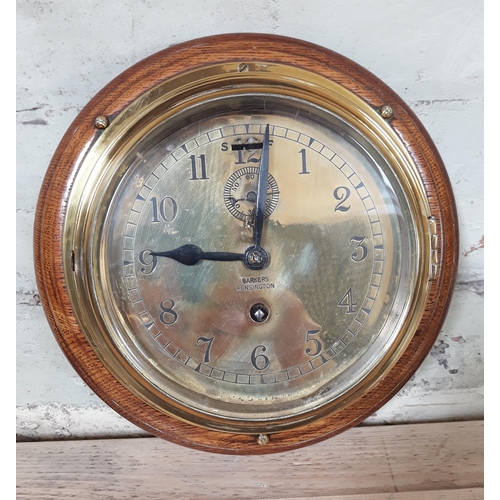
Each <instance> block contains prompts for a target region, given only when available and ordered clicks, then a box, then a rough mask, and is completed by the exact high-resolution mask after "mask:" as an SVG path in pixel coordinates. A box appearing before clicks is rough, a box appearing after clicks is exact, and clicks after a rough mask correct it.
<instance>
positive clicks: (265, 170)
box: [253, 125, 269, 247]
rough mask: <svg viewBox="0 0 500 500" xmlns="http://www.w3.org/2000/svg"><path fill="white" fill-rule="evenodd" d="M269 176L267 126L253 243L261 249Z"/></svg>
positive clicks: (267, 128) (261, 162)
mask: <svg viewBox="0 0 500 500" xmlns="http://www.w3.org/2000/svg"><path fill="white" fill-rule="evenodd" d="M268 175H269V125H266V131H265V132H264V142H263V144H262V154H261V157H260V165H259V181H258V183H257V204H256V206H255V223H254V227H253V242H254V245H255V246H256V247H260V240H261V238H262V227H263V225H264V213H265V211H266V193H267V181H268V179H267V178H268Z"/></svg>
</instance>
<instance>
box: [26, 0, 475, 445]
mask: <svg viewBox="0 0 500 500" xmlns="http://www.w3.org/2000/svg"><path fill="white" fill-rule="evenodd" d="M482 22H483V11H482V4H481V3H480V2H479V3H478V2H471V1H469V0H441V1H439V2H436V1H434V0H421V1H419V2H415V1H413V0H371V1H366V0H365V1H361V2H348V1H343V0H336V1H334V2H331V1H327V0H310V1H309V2H299V1H298V0H255V1H254V2H244V1H242V0H233V1H231V2H228V1H226V0H212V1H211V2H206V1H204V0H191V1H190V2H185V3H182V2H165V1H163V0H144V1H141V2H130V1H128V0H125V1H124V0H107V1H106V2H78V1H76V0H18V2H17V47H16V48H17V186H18V189H17V207H16V208H17V219H16V222H17V227H16V231H17V264H16V266H17V268H16V270H17V405H18V412H17V416H18V418H17V432H18V434H19V435H20V438H21V439H42V438H49V439H53V438H55V439H57V438H66V437H89V436H99V437H104V436H124V435H138V434H143V433H142V431H140V430H138V429H136V428H135V427H134V426H133V425H131V424H130V423H129V422H128V421H126V420H124V419H123V418H121V417H120V416H118V415H117V414H116V413H115V412H114V411H113V410H111V409H109V408H108V407H107V406H105V405H104V404H103V403H102V402H101V401H100V399H99V398H98V397H97V396H96V395H95V394H93V392H92V391H91V390H90V389H89V388H88V387H87V386H86V385H85V384H84V383H83V381H82V380H81V379H80V377H79V376H78V375H77V374H76V373H75V371H74V370H73V368H72V367H71V366H70V365H69V363H68V362H67V360H66V359H65V357H64V355H63V354H62V352H61V351H60V349H59V347H58V345H57V343H56V342H55V340H54V338H53V336H52V333H51V331H50V329H49V327H48V325H47V322H46V321H45V318H44V315H43V311H42V308H41V306H40V305H39V300H38V296H37V286H36V283H35V278H34V270H33V256H32V237H33V230H32V227H33V219H34V211H35V205H36V200H37V197H38V192H39V190H40V186H41V183H42V179H43V176H44V174H45V170H46V168H47V165H48V163H49V161H50V158H51V156H52V154H53V152H54V150H55V148H56V147H57V144H58V142H59V140H60V139H61V137H62V134H63V133H64V131H65V130H66V128H67V127H68V126H69V125H70V123H71V121H72V120H73V119H74V117H75V116H76V114H77V113H78V111H79V110H80V109H81V108H82V107H83V106H84V105H85V104H86V103H87V102H88V100H89V99H90V98H91V97H92V96H93V95H94V94H95V93H96V92H97V91H99V90H100V89H101V88H102V87H103V86H104V85H105V84H106V83H108V81H110V80H111V79H112V78H113V77H115V76H116V75H118V74H119V73H121V72H122V71H123V70H125V69H126V68H127V67H129V66H130V65H132V64H133V63H135V62H137V61H139V60H140V59H142V58H144V57H146V56H148V55H150V54H152V53H154V52H156V51H158V50H160V49H162V48H165V47H167V46H169V45H172V44H174V43H178V42H181V41H185V40H188V39H191V38H195V37H199V36H204V35H209V34H216V33H220V32H222V31H232V32H244V31H254V32H268V33H276V34H281V35H288V36H294V37H297V38H303V39H306V40H308V41H311V42H314V43H318V44H320V45H323V46H326V47H328V48H331V49H333V50H335V51H337V52H340V53H342V54H343V55H345V56H347V57H349V58H351V59H353V60H354V61H356V62H358V63H359V64H361V65H363V66H365V67H366V68H368V69H369V70H370V71H372V72H373V73H374V74H376V75H377V76H378V77H380V78H381V79H382V80H384V81H385V82H386V83H387V84H388V85H389V86H390V87H392V88H393V89H394V90H395V91H396V92H397V93H398V94H400V95H401V97H402V98H403V99H404V100H405V101H406V102H407V103H408V104H409V105H410V107H411V108H412V109H413V111H414V112H415V113H416V114H417V115H418V116H419V118H420V119H421V120H422V122H423V124H424V126H425V127H426V128H427V129H428V131H429V133H430V135H431V136H432V138H433V139H434V141H435V143H436V145H437V147H438V149H439V151H440V153H441V155H442V157H443V160H444V162H445V164H446V165H447V168H448V172H449V175H450V179H451V183H452V186H453V189H454V192H455V196H456V200H457V206H458V213H459V220H460V238H461V240H460V254H461V261H460V266H459V274H458V281H457V286H456V292H455V295H454V298H453V301H452V304H451V308H450V314H449V316H448V318H447V320H446V322H445V325H444V327H443V330H442V332H441V334H440V336H439V339H438V341H437V342H436V345H435V347H434V349H433V350H432V352H431V353H430V355H429V356H428V357H427V359H426V360H425V362H424V363H423V365H422V366H421V368H420V369H419V370H418V371H417V373H416V374H415V376H414V377H413V378H412V379H411V380H410V381H409V382H408V384H407V385H406V386H405V387H404V388H403V389H402V390H401V391H400V393H399V394H398V395H397V396H396V397H395V398H394V399H393V400H392V401H390V402H389V403H388V404H387V405H386V406H385V407H384V408H382V409H381V410H380V411H378V412H377V413H376V414H375V415H374V416H372V417H370V418H369V419H367V421H366V423H367V424H380V423H394V422H416V421H432V420H457V419H468V418H481V417H482V415H483V399H482V397H483V340H484V320H483V307H484V304H483V301H484V299H483V295H484V260H483V259H484V224H483V210H484V206H483V87H482V86H483V24H482ZM221 27H223V28H222V29H221Z"/></svg>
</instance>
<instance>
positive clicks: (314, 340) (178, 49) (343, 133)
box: [34, 34, 458, 454]
mask: <svg viewBox="0 0 500 500" xmlns="http://www.w3.org/2000/svg"><path fill="white" fill-rule="evenodd" d="M457 249H458V232H457V216H456V208H455V203H454V199H453V194H452V191H451V188H450V183H449V180H448V177H447V174H446V171H445V168H444V166H443V163H442V161H441V159H440V157H439V154H438V152H437V150H436V148H435V146H434V145H433V143H432V141H431V139H430V137H429V136H428V134H427V133H426V131H425V130H424V128H423V126H422V125H421V124H420V122H419V121H418V119H417V118H416V117H415V115H414V114H413V113H412V112H411V111H410V109H409V108H408V106H407V105H405V104H404V103H403V102H402V100H401V99H400V98H399V97H398V96H397V95H396V94H395V93H394V92H393V91H391V90H390V89H389V88H388V87H387V86H386V85H385V84H384V83H382V82H381V81H380V80H379V79H377V78H376V77H375V76H373V75H372V74H371V73H369V72H368V71H367V70H365V69H363V68H362V67H360V66H359V65H357V64H356V63H354V62H352V61H350V60H348V59H346V58H345V57H343V56H341V55H339V54H336V53H334V52H331V51H329V50H327V49H325V48H322V47H319V46H316V45H313V44H310V43H307V42H304V41H299V40H295V39H291V38H285V37H280V36H272V35H260V34H231V35H217V36H213V37H208V38H203V39H198V40H193V41H190V42H187V43H183V44H180V45H177V46H174V47H172V48H169V49H167V50H164V51H161V52H159V53H157V54H155V55H153V56H151V57H148V58H147V59H145V60H143V61H141V62H139V63H138V64H136V65H135V66H133V67H131V68H130V69H128V70H127V71H125V72H124V73H122V74H121V75H120V76H118V77H117V78H116V79H114V80H113V81H112V82H111V83H110V84H109V85H107V86H106V87H105V88H104V89H103V90H102V91H100V92H99V93H98V94H97V95H96V96H95V97H94V98H93V99H92V100H91V101H90V102H89V104H88V105H87V106H86V107H85V108H84V109H83V110H82V111H81V112H80V114H79V115H78V116H77V118H76V119H75V121H74V122H73V124H72V125H71V126H70V128H69V130H68V131H67V133H66V134H65V136H64V137H63V139H62V141H61V143H60V145H59V147H58V149H57V151H56V152H55V154H54V157H53V159H52V161H51V164H50V166H49V169H48V172H47V174H46V177H45V180H44V183H43V186H42V189H41V193H40V198H39V202H38V207H37V214H36V221H35V253H34V255H35V267H36V274H37V281H38V286H39V292H40V296H41V298H42V303H43V306H44V310H45V313H46V316H47V318H48V321H49V323H50V325H51V328H52V330H53V332H54V334H55V337H56V339H57V341H58V343H59V345H60V346H61V348H62V350H63V351H64V353H65V355H66V356H67V357H68V359H69V360H70V362H71V363H72V365H73V366H74V367H75V369H76V370H77V372H78V373H79V374H80V376H81V377H82V378H83V380H84V381H85V382H86V383H87V384H88V385H89V387H90V388H91V389H93V390H94V391H95V393H96V394H97V395H99V396H100V397H101V398H102V399H103V400H104V401H105V402H106V403H107V404H108V405H109V406H111V408H113V409H114V410H116V411H117V412H118V413H120V414H121V415H122V416H124V417H125V418H127V419H129V420H130V421H131V422H133V423H134V424H136V425H138V426H139V427H141V428H143V429H145V430H146V431H148V432H150V433H152V434H154V435H156V436H159V437H162V438H165V439H167V440H170V441H173V442H175V443H178V444H181V445H186V446H191V447H194V448H196V449H200V450H206V451H211V452H221V453H248V454H250V453H272V452H278V451H286V450H289V449H293V448H297V447H300V446H305V445H308V444H312V443H315V442H318V441H320V440H322V439H325V438H328V437H331V436H334V435H335V434H337V433H339V432H341V431H344V430H346V429H348V428H349V427H351V426H353V425H355V424H357V423H359V422H361V421H362V420H363V419H365V418H366V417H368V416H369V415H370V414H372V413H373V412H374V411H375V410H376V409H378V408H379V407H381V406H382V405H383V404H384V403H385V402H387V401H388V400H389V399H390V398H391V397H392V396H393V395H394V394H395V393H396V392H397V391H398V390H399V389H400V388H401V387H402V386H403V384H404V383H405V382H406V381H407V380H408V379H409V378H410V377H411V375H412V374H413V373H414V372H415V370H416V369H417V367H418V366H419V365H420V364H421V362H422V361H423V359H424V358H425V356H426V355H427V354H428V352H429V350H430V348H431V347H432V345H433V342H434V340H435V338H436V336H437V334H438V333H439V330H440V328H441V326H442V323H443V321H444V318H445V315H446V312H447V309H448V306H449V302H450V298H451V294H452V290H453V283H454V280H455V275H456V268H457V259H458V253H457Z"/></svg>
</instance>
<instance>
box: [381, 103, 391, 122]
mask: <svg viewBox="0 0 500 500" xmlns="http://www.w3.org/2000/svg"><path fill="white" fill-rule="evenodd" d="M380 115H381V116H382V118H385V119H388V118H392V117H393V115H394V111H393V110H392V108H391V107H390V106H387V104H385V105H384V106H382V107H381V108H380Z"/></svg>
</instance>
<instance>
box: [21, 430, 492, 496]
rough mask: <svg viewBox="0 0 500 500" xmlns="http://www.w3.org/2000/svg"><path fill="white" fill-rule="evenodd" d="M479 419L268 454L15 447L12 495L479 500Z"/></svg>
mask: <svg viewBox="0 0 500 500" xmlns="http://www.w3.org/2000/svg"><path fill="white" fill-rule="evenodd" d="M483 431H484V428H483V422H482V421H473V422H451V423H432V424H414V425H396V426H377V427H355V428H352V429H350V430H348V431H347V432H345V433H343V434H341V435H339V436H336V437H335V438H332V439H330V440H327V441H323V442H321V443H319V444H316V445H313V446H310V447H308V448H302V449H300V450H294V451H290V452H286V453H278V454H274V455H266V456H227V455H219V454H217V455H214V454H207V453H202V452H199V451H196V450H191V449H188V448H184V447H179V446H176V445H174V444H171V443H169V442H167V441H164V440H161V439H158V438H136V439H107V440H88V441H50V442H40V443H19V444H18V445H17V491H18V494H17V498H19V499H21V498H29V499H47V500H49V499H56V498H57V499H66V498H76V499H79V498H81V499H89V498H92V499H96V500H98V499H106V500H113V499H120V500H121V499H123V498H127V499H132V498H140V499H141V500H153V499H154V500H157V499H159V498H196V499H200V500H202V499H217V500H224V499H286V498H290V499H291V498H294V499H303V500H305V499H313V498H314V499H317V500H326V499H329V500H341V499H342V500H344V499H345V500H361V499H363V500H389V499H390V500H417V499H418V500H422V499H424V500H425V499H435V498H436V499H437V498H439V499H454V500H460V499H464V500H475V499H480V498H483V486H484V483H483V472H484V468H483Z"/></svg>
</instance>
